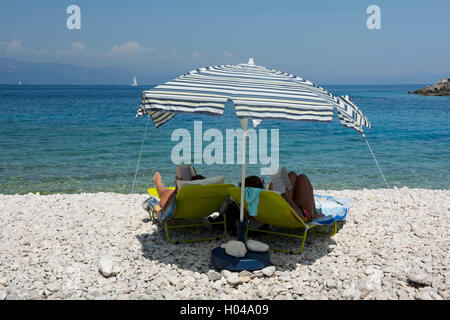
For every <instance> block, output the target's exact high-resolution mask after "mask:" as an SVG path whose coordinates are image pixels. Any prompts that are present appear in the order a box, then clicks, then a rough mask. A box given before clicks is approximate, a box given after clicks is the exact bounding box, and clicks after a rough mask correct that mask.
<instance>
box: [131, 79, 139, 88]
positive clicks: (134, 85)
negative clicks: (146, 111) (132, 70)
mask: <svg viewBox="0 0 450 320" xmlns="http://www.w3.org/2000/svg"><path fill="white" fill-rule="evenodd" d="M131 86H132V87H137V86H138V83H137V81H136V76H134V79H133V83H132V84H131Z"/></svg>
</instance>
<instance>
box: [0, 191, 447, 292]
mask: <svg viewBox="0 0 450 320" xmlns="http://www.w3.org/2000/svg"><path fill="white" fill-rule="evenodd" d="M317 193H320V194H329V195H334V196H339V197H346V198H351V199H352V200H353V202H352V206H351V209H350V212H349V215H348V217H347V220H346V221H345V223H342V224H341V225H340V227H339V231H338V233H337V234H336V235H334V236H333V237H329V236H325V235H322V234H319V233H316V232H314V230H311V232H310V233H309V234H308V238H307V240H306V244H305V249H304V250H303V252H302V253H301V254H300V255H288V254H284V253H277V252H271V261H272V265H271V266H270V267H268V268H267V269H265V270H263V271H264V272H263V271H255V272H247V271H243V272H241V273H239V274H237V276H236V274H235V273H232V272H228V271H222V272H221V273H220V272H216V271H214V270H213V268H212V267H211V265H210V262H209V261H210V253H211V250H212V249H213V248H215V247H217V246H218V245H220V244H221V243H223V242H226V241H228V240H231V239H233V238H232V237H231V236H229V237H227V238H225V239H224V240H221V241H210V242H201V243H193V244H180V245H172V244H170V243H168V242H167V240H166V238H165V233H164V230H163V228H161V226H160V225H158V224H155V223H153V222H151V220H150V219H149V215H148V213H147V212H146V211H144V210H143V209H142V208H141V203H142V201H143V200H144V199H146V197H147V196H146V195H144V194H141V195H125V194H117V193H82V194H53V195H46V196H42V195H36V194H26V195H0V298H2V299H5V298H6V299H17V298H23V299H171V298H173V299H448V298H449V293H450V274H449V271H448V266H449V258H448V257H449V240H450V239H449V238H450V237H449V232H448V222H449V217H450V190H425V189H408V188H400V189H397V190H387V189H377V190H366V189H365V190H342V191H330V190H317ZM201 232H203V231H202V230H199V231H194V232H193V233H194V235H193V236H195V235H196V234H197V235H198V234H200V233H201ZM211 232H213V230H211ZM190 235H192V232H191V234H187V233H185V234H181V237H183V236H190ZM258 240H260V239H258ZM264 241H272V243H271V244H274V245H277V246H284V247H286V246H290V245H295V240H293V239H287V240H286V239H283V240H279V239H278V238H276V237H274V236H269V237H268V238H266V237H265V238H264ZM103 257H112V258H113V259H114V260H115V261H116V262H117V263H118V264H119V269H120V272H119V273H118V274H117V275H116V276H112V277H109V278H105V277H104V276H103V275H101V274H100V273H99V270H98V264H99V261H100V260H101V259H102V258H103Z"/></svg>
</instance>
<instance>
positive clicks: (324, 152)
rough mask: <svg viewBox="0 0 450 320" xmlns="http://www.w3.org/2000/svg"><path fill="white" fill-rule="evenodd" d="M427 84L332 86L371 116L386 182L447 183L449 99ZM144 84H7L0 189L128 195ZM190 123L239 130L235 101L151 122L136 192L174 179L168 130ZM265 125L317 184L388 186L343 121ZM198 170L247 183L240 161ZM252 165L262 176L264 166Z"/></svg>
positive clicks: (0, 90) (282, 153)
mask: <svg viewBox="0 0 450 320" xmlns="http://www.w3.org/2000/svg"><path fill="white" fill-rule="evenodd" d="M422 86H424V85H409V86H354V85H352V86H325V87H326V89H328V90H329V91H331V92H332V93H333V94H349V95H350V96H352V99H353V101H354V102H355V103H356V104H357V105H358V106H360V108H361V109H362V110H363V112H364V113H365V114H366V115H367V116H368V118H369V119H370V121H371V122H372V126H373V128H372V130H371V131H368V132H367V137H368V140H369V142H370V144H371V146H372V148H373V150H374V152H375V155H376V156H377V159H378V161H379V163H380V165H381V167H382V169H383V171H384V173H385V175H386V178H387V180H388V183H390V184H391V185H393V186H398V187H400V186H408V187H420V188H433V189H436V188H439V189H449V188H450V179H449V178H450V175H449V167H450V165H449V164H450V161H449V159H450V98H449V97H424V96H418V95H410V94H408V93H407V92H408V90H412V89H415V88H419V87H422ZM147 88H148V87H144V86H141V87H134V88H133V87H129V86H28V85H24V86H16V85H11V86H9V85H8V86H6V85H3V86H0V193H3V194H15V193H19V194H23V193H28V192H40V193H41V194H48V193H78V192H98V191H104V192H110V191H112V192H120V193H129V192H130V191H131V185H132V182H133V177H134V170H135V168H136V164H137V160H138V156H139V151H140V147H141V142H142V137H143V133H144V129H145V124H146V118H145V117H142V118H139V119H135V113H136V110H137V108H138V106H139V103H140V98H141V92H142V91H143V90H145V89H147ZM193 120H202V121H203V128H204V130H205V129H207V128H218V129H221V130H223V131H222V132H223V133H225V129H226V128H240V122H239V120H238V119H237V118H236V117H235V115H234V110H233V106H232V105H229V106H227V109H226V112H225V114H224V115H223V116H222V117H211V116H192V115H178V116H176V117H175V118H174V119H172V120H171V121H169V122H168V123H167V124H166V125H164V126H163V127H161V128H159V129H156V128H155V127H154V126H153V125H152V123H150V126H149V130H148V135H147V139H146V141H145V145H144V152H143V155H142V160H141V166H140V170H139V174H138V177H137V183H136V187H135V192H139V193H144V192H145V190H146V188H147V187H149V186H150V185H151V178H152V176H153V174H154V172H155V171H156V170H158V171H160V173H161V175H162V177H163V180H164V182H165V183H167V184H173V179H174V176H175V166H174V165H173V163H172V162H171V157H170V155H171V151H172V148H173V147H174V146H175V145H176V144H177V142H172V141H171V139H170V137H171V133H172V131H173V130H175V129H176V128H186V129H188V130H190V131H191V132H192V131H193ZM250 127H251V125H250ZM260 128H266V129H273V128H278V129H279V130H280V131H279V134H280V150H279V157H280V164H281V165H282V166H286V167H287V169H288V170H295V171H297V172H301V173H305V174H307V175H308V176H309V177H310V179H311V181H312V183H313V186H314V187H315V188H321V189H323V188H327V189H344V188H350V189H360V188H382V187H384V182H383V180H382V178H381V175H380V173H379V171H378V169H377V167H376V165H375V162H374V160H373V159H372V157H371V155H370V153H369V150H368V148H367V145H366V144H365V142H364V141H363V140H362V138H361V136H360V135H359V134H358V133H357V132H355V131H353V130H350V129H346V128H344V127H342V126H341V125H340V124H339V123H338V121H337V119H335V121H333V122H332V123H304V122H290V121H263V122H262V123H261V125H260ZM205 144H206V143H204V145H205ZM196 168H197V171H198V172H199V173H201V174H203V175H205V176H213V175H222V174H223V175H226V181H227V182H232V183H236V182H238V181H239V180H240V170H241V167H240V165H239V164H234V165H211V166H208V165H196ZM247 172H248V174H249V175H250V174H259V165H250V166H249V167H248V170H247ZM265 178H266V177H265ZM267 180H268V179H266V181H267Z"/></svg>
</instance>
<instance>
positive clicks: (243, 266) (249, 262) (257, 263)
mask: <svg viewBox="0 0 450 320" xmlns="http://www.w3.org/2000/svg"><path fill="white" fill-rule="evenodd" d="M269 263H270V253H269V251H267V252H252V251H247V254H246V255H245V257H242V258H237V257H233V256H230V255H228V254H227V253H226V252H225V249H224V248H221V247H217V248H215V249H213V250H212V251H211V264H212V265H213V266H214V267H215V268H216V269H219V270H222V269H227V270H230V271H242V270H249V271H250V270H259V269H263V268H265V267H267V266H268V265H269Z"/></svg>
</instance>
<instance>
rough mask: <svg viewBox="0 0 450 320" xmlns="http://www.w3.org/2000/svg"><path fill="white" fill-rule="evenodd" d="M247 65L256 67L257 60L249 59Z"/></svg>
mask: <svg viewBox="0 0 450 320" xmlns="http://www.w3.org/2000/svg"><path fill="white" fill-rule="evenodd" d="M247 64H249V65H251V66H254V65H255V60H254V59H253V58H250V59H248V62H247Z"/></svg>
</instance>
